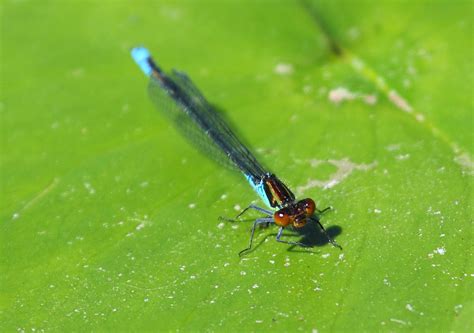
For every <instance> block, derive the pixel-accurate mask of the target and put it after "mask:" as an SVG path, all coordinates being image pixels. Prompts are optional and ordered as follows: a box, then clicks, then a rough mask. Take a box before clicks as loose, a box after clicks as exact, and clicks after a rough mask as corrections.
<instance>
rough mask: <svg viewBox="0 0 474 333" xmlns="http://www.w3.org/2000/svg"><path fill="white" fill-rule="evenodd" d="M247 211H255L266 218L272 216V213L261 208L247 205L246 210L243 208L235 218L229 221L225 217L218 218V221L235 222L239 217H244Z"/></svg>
mask: <svg viewBox="0 0 474 333" xmlns="http://www.w3.org/2000/svg"><path fill="white" fill-rule="evenodd" d="M249 209H255V210H256V211H259V212H262V213H264V214H265V215H267V216H268V217H270V216H273V212H272V211H270V210H268V209H265V208H261V207H258V206H255V205H249V206H248V207H247V208H245V209H244V210H243V211H241V212H240V213H239V214H238V215H237V216H236V217H235V218H233V219H230V218H227V217H222V216H219V220H224V221H227V222H237V221H238V219H239V217H241V216H242V215H244V214H245V213H246V212H247V211H248V210H249ZM272 221H273V219H272Z"/></svg>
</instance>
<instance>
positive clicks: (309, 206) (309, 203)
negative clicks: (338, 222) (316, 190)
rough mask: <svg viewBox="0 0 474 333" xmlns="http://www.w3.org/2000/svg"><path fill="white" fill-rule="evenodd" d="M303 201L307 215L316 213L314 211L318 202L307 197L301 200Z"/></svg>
mask: <svg viewBox="0 0 474 333" xmlns="http://www.w3.org/2000/svg"><path fill="white" fill-rule="evenodd" d="M301 203H302V204H303V208H304V211H305V213H306V216H311V215H313V214H314V211H315V209H316V204H315V203H314V201H313V199H310V198H307V199H303V200H301Z"/></svg>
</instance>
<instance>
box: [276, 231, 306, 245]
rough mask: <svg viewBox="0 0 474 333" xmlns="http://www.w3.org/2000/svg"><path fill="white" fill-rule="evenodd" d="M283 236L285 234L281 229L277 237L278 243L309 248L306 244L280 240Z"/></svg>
mask: <svg viewBox="0 0 474 333" xmlns="http://www.w3.org/2000/svg"><path fill="white" fill-rule="evenodd" d="M282 234H283V227H280V229H279V230H278V234H277V235H276V241H277V242H280V243H285V244H290V245H299V246H302V247H306V246H307V245H306V244H303V243H300V242H290V241H286V240H283V239H280V238H281V235H282Z"/></svg>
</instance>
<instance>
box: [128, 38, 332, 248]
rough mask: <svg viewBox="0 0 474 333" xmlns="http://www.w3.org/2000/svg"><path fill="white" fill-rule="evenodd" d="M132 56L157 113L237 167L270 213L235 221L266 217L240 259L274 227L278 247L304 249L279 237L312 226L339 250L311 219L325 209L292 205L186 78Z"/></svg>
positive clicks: (143, 53)
mask: <svg viewBox="0 0 474 333" xmlns="http://www.w3.org/2000/svg"><path fill="white" fill-rule="evenodd" d="M131 53H132V57H133V59H134V60H135V62H136V63H137V64H138V66H140V68H141V69H142V71H143V72H144V73H145V74H146V75H147V76H148V77H149V78H150V82H149V84H148V92H149V95H150V98H151V100H152V101H153V103H154V104H155V106H156V108H157V109H158V110H159V111H161V112H163V113H164V114H165V115H166V116H168V117H169V118H170V119H171V121H172V122H173V123H174V124H175V126H176V127H177V129H178V130H180V132H181V133H182V134H183V135H184V136H185V137H187V138H188V139H190V141H191V142H192V143H193V144H195V145H196V146H197V147H198V148H199V149H200V150H204V151H206V152H207V153H211V155H214V156H217V155H221V156H220V157H224V158H220V159H219V160H220V161H222V160H223V159H224V160H226V161H227V162H230V163H229V164H231V165H232V166H234V167H237V168H238V169H239V170H240V171H241V172H242V173H243V174H244V176H245V178H246V179H247V181H248V182H249V183H250V185H251V186H252V187H253V188H254V190H255V191H256V192H257V193H258V195H259V196H260V197H261V198H262V200H263V202H265V204H266V205H267V206H268V207H269V208H270V209H271V210H269V209H265V208H261V207H258V206H256V205H250V206H248V207H247V208H245V209H244V210H243V211H242V212H241V213H240V214H239V215H238V216H237V218H239V217H240V216H241V215H242V214H244V213H245V212H246V211H248V210H249V209H254V210H256V211H258V212H260V213H263V214H264V215H265V216H264V217H261V218H258V219H256V220H255V221H254V223H253V227H252V233H251V236H250V241H249V244H248V247H247V248H245V249H244V250H242V251H240V253H239V255H242V254H243V253H245V252H247V251H249V250H250V249H251V248H252V242H253V237H254V234H255V228H256V227H257V226H258V225H268V224H276V225H277V226H279V230H278V233H277V235H276V240H277V241H278V242H281V243H286V244H291V245H299V246H305V244H303V243H300V242H291V241H287V240H283V239H281V236H282V233H283V230H284V228H286V227H293V228H296V229H298V228H302V227H303V226H304V225H306V224H307V223H308V222H312V223H313V224H315V225H319V227H320V228H321V230H322V232H323V233H324V234H325V235H326V237H327V238H328V240H329V242H330V243H331V244H332V245H334V246H336V247H339V248H341V247H340V246H339V245H338V244H337V243H336V242H335V241H334V240H333V239H331V237H330V236H329V235H328V234H327V232H326V230H325V229H324V227H323V226H322V225H321V223H320V222H319V217H318V215H316V214H321V213H323V212H324V211H326V210H327V209H329V208H326V209H324V210H319V209H317V208H316V204H315V202H314V201H313V200H312V199H310V198H306V199H302V200H299V201H297V200H296V198H295V195H294V194H293V193H292V192H291V190H290V189H289V188H288V187H287V186H286V185H285V184H284V183H283V182H282V181H281V180H280V179H278V178H277V176H275V175H274V174H272V173H271V172H269V171H268V170H267V169H265V168H264V167H263V166H262V165H261V164H260V163H259V162H258V161H257V159H256V158H255V157H254V156H253V155H252V153H250V151H249V150H248V149H247V147H245V146H244V145H243V144H242V142H241V141H240V140H239V139H238V138H237V137H236V135H235V134H234V133H233V132H232V130H231V129H230V127H229V126H228V125H227V124H226V122H224V120H223V119H222V117H221V116H220V115H219V113H217V112H216V111H215V110H214V108H213V106H212V105H211V104H210V103H209V102H208V101H207V100H206V98H204V96H203V95H202V93H201V92H200V91H199V89H198V88H197V87H196V86H195V85H194V84H193V82H192V81H191V80H190V79H189V77H188V76H187V75H186V74H185V73H183V72H179V71H176V70H173V71H172V72H171V73H165V72H163V71H162V70H161V69H160V68H159V67H158V66H157V65H156V63H155V62H154V61H153V59H152V58H151V56H150V53H149V51H148V50H147V49H145V48H143V47H136V48H134V49H132V51H131Z"/></svg>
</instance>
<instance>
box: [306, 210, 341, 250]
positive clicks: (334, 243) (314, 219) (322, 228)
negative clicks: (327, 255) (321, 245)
mask: <svg viewBox="0 0 474 333" xmlns="http://www.w3.org/2000/svg"><path fill="white" fill-rule="evenodd" d="M310 219H311V221H313V222H315V223H316V224H318V225H319V228H321V231H322V232H323V234H324V235H325V236H326V237H327V239H328V241H329V243H331V244H332V246H334V247H338V248H340V249H341V250H342V246H341V245H339V244H337V243H336V241H335V240H333V239H332V238H331V236H329V235H328V233H327V232H326V229H324V227H323V225H322V224H321V222H319V220H318V219H316V218H310Z"/></svg>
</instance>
